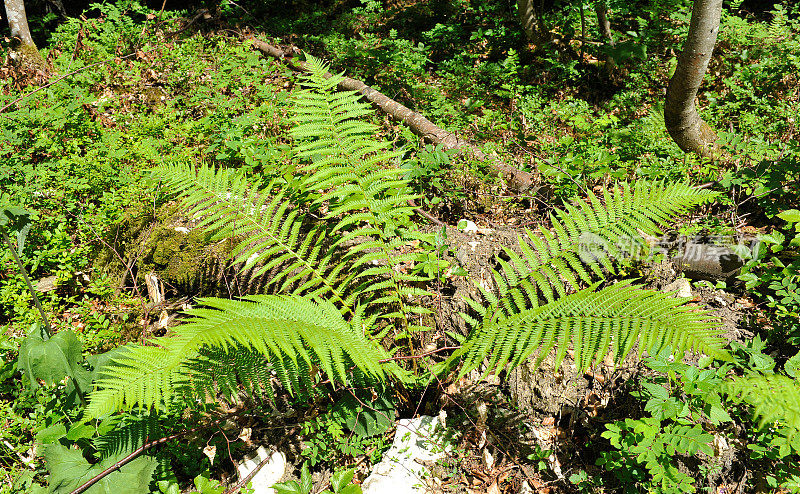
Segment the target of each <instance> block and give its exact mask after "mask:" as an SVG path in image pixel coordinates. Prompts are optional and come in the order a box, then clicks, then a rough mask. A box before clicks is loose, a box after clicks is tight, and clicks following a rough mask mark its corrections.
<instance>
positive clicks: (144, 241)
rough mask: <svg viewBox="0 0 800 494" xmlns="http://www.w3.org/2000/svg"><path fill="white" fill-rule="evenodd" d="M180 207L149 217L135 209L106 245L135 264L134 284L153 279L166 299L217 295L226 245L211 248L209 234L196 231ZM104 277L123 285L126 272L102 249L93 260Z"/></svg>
mask: <svg viewBox="0 0 800 494" xmlns="http://www.w3.org/2000/svg"><path fill="white" fill-rule="evenodd" d="M194 223H195V222H193V221H190V220H188V219H187V218H186V216H185V213H184V212H183V211H182V210H181V208H180V206H179V204H177V203H168V204H165V205H163V206H161V207H160V208H158V209H157V210H156V211H155V213H153V209H152V207H150V206H149V205H143V206H141V207H138V208H134V209H133V210H131V211H130V212H129V214H128V215H127V216H126V218H125V219H124V220H123V221H122V222H120V223H119V225H118V226H117V227H116V228H115V229H114V230H113V231H112V232H110V235H109V236H110V237H111V238H113V239H114V242H113V243H112V242H110V241H109V245H113V246H114V248H115V249H116V250H117V252H118V253H119V254H120V255H121V256H122V257H123V258H124V259H125V261H126V262H130V260H131V259H136V262H135V264H134V266H133V267H134V271H135V273H136V277H137V283H139V284H140V286H141V285H142V284H143V283H144V276H145V275H146V274H148V273H155V274H156V275H158V277H159V278H160V279H161V280H162V281H163V282H164V285H165V287H166V288H167V292H168V293H167V295H168V296H171V295H177V294H190V295H218V294H219V291H220V289H219V282H220V279H219V278H220V274H221V272H222V270H224V269H225V267H226V266H227V264H228V259H229V257H230V253H231V250H232V247H233V244H232V243H231V242H230V241H222V242H212V240H211V234H209V233H207V232H205V231H203V229H200V228H196V227H195V226H194ZM98 260H99V261H100V263H101V265H105V267H106V271H107V272H110V273H112V274H116V275H117V276H118V277H119V279H120V280H121V279H122V276H123V273H124V271H125V269H126V268H125V266H124V265H123V263H122V262H120V260H119V257H118V256H117V255H116V254H114V253H113V252H112V251H111V250H110V249H106V250H105V252H103V253H102V254H101V256H100V258H99V259H98Z"/></svg>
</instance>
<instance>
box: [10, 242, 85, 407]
mask: <svg viewBox="0 0 800 494" xmlns="http://www.w3.org/2000/svg"><path fill="white" fill-rule="evenodd" d="M0 233H2V234H3V240H5V241H6V244H8V248H9V250H11V255H13V256H14V260H15V261H17V266H19V272H20V273H22V277H23V278H25V284H27V285H28V290H29V291H30V292H31V297H33V303H34V304H36V308H37V309H39V314H40V315H41V316H42V322H44V331H45V334H46V335H47V337H48V338H49V337H50V336H52V334H53V330H52V328H51V326H50V321H49V320H48V319H47V314H45V313H44V309H43V308H42V303H41V302H40V301H39V297H38V296H37V295H36V291H35V290H34V289H33V285H32V284H31V279H30V278H28V271H27V270H26V269H25V266H24V265H23V264H22V261H21V260H20V258H19V256H18V255H17V248H16V247H15V246H14V243H13V242H11V238H10V237H9V236H8V233H6V231H5V230H0ZM75 389H76V390H77V389H78V385H77V383H76V384H75ZM78 394H79V395H80V392H78Z"/></svg>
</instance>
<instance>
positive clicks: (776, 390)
mask: <svg viewBox="0 0 800 494" xmlns="http://www.w3.org/2000/svg"><path fill="white" fill-rule="evenodd" d="M725 391H726V392H727V393H728V395H729V396H731V397H732V398H733V399H734V400H735V401H738V402H745V403H747V404H749V405H751V406H752V407H753V414H754V415H755V416H756V417H758V418H760V425H761V427H764V426H765V425H766V424H771V423H772V424H774V423H777V425H778V426H780V427H783V428H784V431H785V433H786V437H787V439H788V443H789V444H790V445H791V447H792V448H793V449H794V451H795V452H796V453H800V384H798V383H797V381H796V380H795V379H792V378H789V377H786V376H782V375H780V374H772V375H766V376H765V375H756V376H746V377H740V378H738V379H733V380H731V381H728V382H726V383H725ZM787 454H788V453H787Z"/></svg>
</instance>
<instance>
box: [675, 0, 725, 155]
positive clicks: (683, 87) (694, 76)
mask: <svg viewBox="0 0 800 494" xmlns="http://www.w3.org/2000/svg"><path fill="white" fill-rule="evenodd" d="M721 13H722V0H694V6H693V7H692V21H691V24H690V25H689V35H688V36H687V38H686V44H685V45H684V47H683V52H682V53H681V55H680V57H678V66H677V67H676V68H675V75H673V76H672V79H671V80H670V81H669V87H668V88H667V98H666V102H665V105H664V122H665V123H666V127H667V131H668V132H669V135H670V136H671V137H672V139H673V140H674V141H675V143H676V144H677V145H678V146H679V147H680V148H681V149H682V150H683V151H685V152H687V153H689V152H694V153H697V154H699V155H700V156H709V157H710V156H712V155H713V154H714V151H715V148H716V146H715V142H716V140H717V134H716V133H715V132H714V131H713V130H712V129H711V127H709V126H708V124H707V123H705V122H704V121H703V119H702V118H700V114H699V113H698V112H697V108H696V107H695V104H694V99H695V97H696V96H697V91H698V89H700V84H701V83H702V82H703V76H704V75H705V73H706V69H707V68H708V62H709V61H710V60H711V54H712V52H713V51H714V44H715V43H716V42H717V34H718V33H719V21H720V15H721Z"/></svg>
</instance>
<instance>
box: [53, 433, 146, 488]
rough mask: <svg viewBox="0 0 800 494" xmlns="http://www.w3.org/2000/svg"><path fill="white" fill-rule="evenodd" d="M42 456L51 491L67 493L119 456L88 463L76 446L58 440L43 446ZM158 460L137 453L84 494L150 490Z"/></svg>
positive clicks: (116, 459)
mask: <svg viewBox="0 0 800 494" xmlns="http://www.w3.org/2000/svg"><path fill="white" fill-rule="evenodd" d="M44 458H45V461H46V463H47V468H48V470H49V471H50V476H49V477H48V481H49V483H50V492H51V493H54V494H61V493H69V492H72V491H73V490H75V489H76V488H78V487H79V486H81V485H82V484H84V483H85V482H86V481H88V480H90V479H91V478H92V477H94V476H95V475H97V474H99V473H100V472H102V471H103V470H105V469H106V468H108V467H110V466H111V465H113V464H114V463H116V462H118V461H120V460H121V459H122V457H121V456H119V457H111V458H108V459H106V460H104V461H102V462H100V463H98V464H95V465H90V464H89V462H88V461H86V459H85V458H84V457H83V453H81V451H80V450H78V449H70V448H67V447H65V446H62V445H60V444H58V443H55V444H50V445H48V446H46V447H45V450H44ZM156 464H157V461H156V460H155V459H154V458H151V457H149V456H140V457H139V458H136V459H134V460H133V461H131V462H130V463H128V464H126V465H123V466H122V467H121V468H120V469H119V470H117V471H115V472H112V473H110V474H108V475H106V476H105V477H103V478H102V479H101V480H100V481H99V482H97V483H96V484H94V485H93V486H92V487H90V488H89V489H88V490H87V491H85V492H86V493H87V494H141V493H142V492H150V489H149V485H150V480H151V479H152V477H153V472H154V471H155V468H156Z"/></svg>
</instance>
